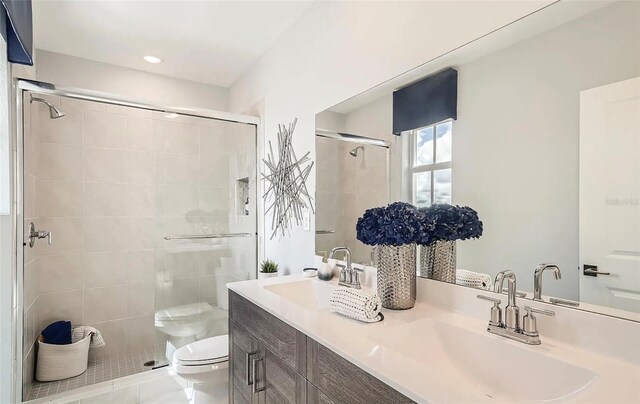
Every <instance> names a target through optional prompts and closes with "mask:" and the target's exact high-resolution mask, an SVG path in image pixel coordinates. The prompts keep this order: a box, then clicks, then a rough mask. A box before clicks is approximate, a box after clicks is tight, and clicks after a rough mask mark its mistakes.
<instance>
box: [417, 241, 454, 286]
mask: <svg viewBox="0 0 640 404" xmlns="http://www.w3.org/2000/svg"><path fill="white" fill-rule="evenodd" d="M420 276H422V277H425V278H429V279H435V280H437V281H442V282H448V283H456V242H455V240H454V241H434V242H433V243H431V244H429V245H421V246H420Z"/></svg>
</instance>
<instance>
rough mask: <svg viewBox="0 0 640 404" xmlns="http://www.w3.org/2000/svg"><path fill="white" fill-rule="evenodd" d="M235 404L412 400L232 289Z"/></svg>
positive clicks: (232, 387) (232, 391)
mask: <svg viewBox="0 0 640 404" xmlns="http://www.w3.org/2000/svg"><path fill="white" fill-rule="evenodd" d="M229 307H230V311H229V313H230V316H229V337H230V338H229V352H230V358H229V362H230V372H229V392H230V394H231V397H232V402H233V403H263V402H267V403H283V402H287V403H347V402H363V403H374V402H385V403H410V402H413V401H412V400H411V399H409V398H407V397H406V396H404V395H403V394H402V393H400V392H398V391H396V390H394V389H393V388H391V387H389V386H388V385H387V384H385V383H384V382H382V381H381V380H379V379H377V378H375V377H374V376H372V375H370V374H369V373H367V372H365V371H364V370H362V369H360V368H359V367H357V366H355V365H354V364H352V363H351V362H349V361H348V360H346V359H344V358H343V357H341V356H340V355H339V354H337V353H336V352H334V351H332V350H331V349H328V348H327V347H325V346H323V345H322V344H321V343H319V342H317V341H315V340H314V339H313V338H311V337H309V336H307V335H305V334H304V333H302V332H300V331H298V330H297V329H295V328H294V327H292V326H290V325H288V324H286V323H285V322H284V321H282V320H280V319H278V318H277V317H275V316H274V315H272V314H269V313H268V312H266V311H265V310H263V309H261V308H260V307H258V306H257V305H256V304H254V303H252V302H250V301H249V300H247V299H245V298H244V297H242V296H240V295H239V294H236V293H234V292H230V293H229Z"/></svg>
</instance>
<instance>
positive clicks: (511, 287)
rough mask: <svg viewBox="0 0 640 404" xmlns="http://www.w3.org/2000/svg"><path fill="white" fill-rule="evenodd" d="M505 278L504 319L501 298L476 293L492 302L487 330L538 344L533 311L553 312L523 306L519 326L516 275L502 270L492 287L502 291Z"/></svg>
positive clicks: (550, 313) (539, 312)
mask: <svg viewBox="0 0 640 404" xmlns="http://www.w3.org/2000/svg"><path fill="white" fill-rule="evenodd" d="M505 279H506V280H507V282H508V284H507V286H508V293H509V296H508V298H507V299H508V301H507V307H505V309H504V310H505V319H504V322H503V321H502V310H501V309H500V304H501V303H502V300H500V299H496V298H493V297H489V296H484V295H478V298H479V299H483V300H488V301H490V302H493V307H492V308H491V319H490V320H489V325H488V326H487V331H488V332H490V333H492V334H496V335H500V336H501V337H506V338H509V339H512V340H515V341H519V342H522V343H525V344H529V345H540V343H541V341H540V336H539V334H538V326H537V322H536V317H534V315H533V314H534V313H537V314H544V315H547V316H555V313H554V312H553V311H551V310H539V309H534V308H532V307H529V306H525V308H524V309H525V312H526V314H525V315H524V317H522V324H523V327H522V328H520V309H519V308H518V306H517V304H516V275H515V274H514V273H513V272H512V271H502V272H499V273H498V275H496V281H495V282H494V288H495V291H496V293H500V292H502V285H503V283H504V280H505Z"/></svg>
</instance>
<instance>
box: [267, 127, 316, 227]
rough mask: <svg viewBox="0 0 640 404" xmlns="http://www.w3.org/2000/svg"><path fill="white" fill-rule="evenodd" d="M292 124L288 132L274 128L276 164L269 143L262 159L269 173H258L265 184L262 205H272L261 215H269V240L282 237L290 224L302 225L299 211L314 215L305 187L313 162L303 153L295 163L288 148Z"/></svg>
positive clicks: (301, 214) (287, 129)
mask: <svg viewBox="0 0 640 404" xmlns="http://www.w3.org/2000/svg"><path fill="white" fill-rule="evenodd" d="M296 122H298V118H296V119H294V120H293V122H292V123H290V124H289V127H288V128H287V127H285V126H284V125H278V154H277V157H278V158H279V160H278V161H276V155H275V154H274V153H273V147H272V146H271V141H269V153H268V155H267V158H266V159H262V161H263V162H264V163H265V165H266V166H267V168H268V170H269V173H268V174H265V173H262V178H264V179H265V180H267V181H269V186H268V187H267V191H266V192H265V194H264V195H263V198H264V199H265V203H268V202H272V203H271V205H269V207H268V208H267V209H266V210H265V214H267V213H269V212H270V211H273V216H272V220H271V230H272V233H271V239H273V238H274V237H275V236H276V235H277V234H278V233H280V235H281V236H284V235H285V233H287V232H288V230H289V229H290V228H291V225H292V223H293V221H295V223H296V225H300V224H302V221H303V213H302V212H303V209H311V211H312V212H314V209H313V202H312V198H311V196H310V195H309V191H308V190H307V185H306V181H307V178H308V177H309V173H311V168H312V167H313V161H311V159H310V158H309V155H310V154H311V152H307V153H306V154H305V155H304V156H302V157H301V158H300V159H298V158H297V157H296V153H295V151H294V150H293V146H292V144H291V138H292V137H293V131H294V130H295V128H296Z"/></svg>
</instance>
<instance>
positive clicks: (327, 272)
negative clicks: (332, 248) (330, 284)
mask: <svg viewBox="0 0 640 404" xmlns="http://www.w3.org/2000/svg"><path fill="white" fill-rule="evenodd" d="M320 252H321V253H322V264H320V268H318V279H320V280H323V281H330V280H331V279H333V268H332V267H331V265H329V261H328V259H327V252H326V251H320Z"/></svg>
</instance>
